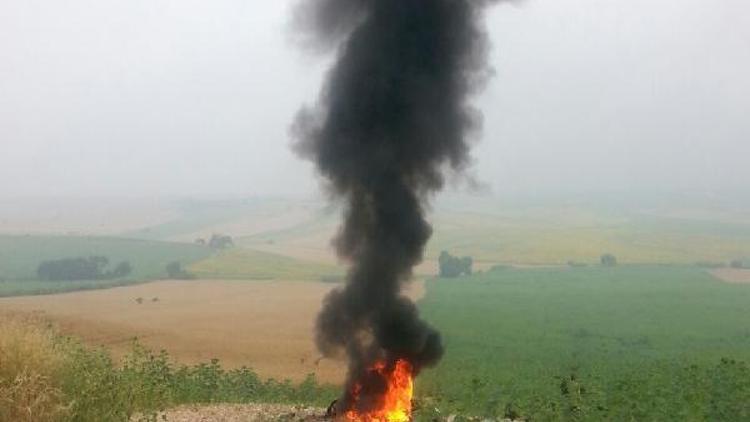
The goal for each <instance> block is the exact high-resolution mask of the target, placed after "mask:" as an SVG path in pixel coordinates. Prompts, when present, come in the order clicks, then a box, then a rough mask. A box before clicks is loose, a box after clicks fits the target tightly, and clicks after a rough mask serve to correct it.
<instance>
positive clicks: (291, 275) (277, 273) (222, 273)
mask: <svg viewBox="0 0 750 422" xmlns="http://www.w3.org/2000/svg"><path fill="white" fill-rule="evenodd" d="M189 271H190V272H191V273H192V274H195V275H196V276H197V277H199V278H217V279H230V280H232V279H236V280H315V281H329V280H330V281H340V280H341V275H342V270H341V269H340V268H337V267H334V266H331V265H326V264H320V263H316V262H309V261H302V260H299V259H294V258H290V257H286V256H283V255H277V254H273V253H267V252H259V251H254V250H251V249H242V248H237V249H231V250H228V251H224V252H221V253H219V254H217V255H214V256H212V257H210V258H208V259H204V260H201V261H198V262H196V263H194V264H192V265H191V266H190V267H189Z"/></svg>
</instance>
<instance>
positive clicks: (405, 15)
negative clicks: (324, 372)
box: [293, 0, 492, 422]
mask: <svg viewBox="0 0 750 422" xmlns="http://www.w3.org/2000/svg"><path fill="white" fill-rule="evenodd" d="M489 3H492V2H491V1H487V0H309V1H305V2H303V3H302V4H301V5H300V8H299V9H298V11H299V15H298V16H297V17H298V23H299V24H300V25H301V27H302V28H304V29H306V30H307V31H309V32H308V33H310V34H312V35H313V39H314V40H315V41H317V42H319V43H322V44H328V45H329V46H337V47H338V54H337V61H336V64H335V65H334V67H333V69H332V70H331V72H330V74H329V75H328V80H327V83H326V85H325V88H324V90H323V92H322V94H321V97H320V101H319V104H318V106H317V107H314V108H308V109H304V110H302V111H301V112H300V114H299V116H298V118H297V121H296V123H295V125H294V128H293V129H294V133H295V136H297V138H298V144H297V148H298V150H299V151H300V152H301V153H302V154H303V155H304V156H306V157H308V158H310V159H311V160H313V161H314V162H315V163H316V164H317V167H318V170H319V171H320V172H321V174H322V175H323V176H324V177H325V178H327V180H328V181H329V182H330V188H331V190H332V192H333V193H334V194H335V195H336V196H337V197H338V198H341V199H343V201H344V202H345V205H346V211H345V221H344V224H343V226H342V228H341V230H340V233H339V235H338V237H337V238H336V239H335V242H334V243H335V247H336V250H337V252H338V254H339V256H340V257H341V258H343V259H344V260H346V261H348V262H350V263H351V268H350V269H349V272H348V275H347V283H346V285H345V287H344V288H342V289H339V290H336V291H333V292H332V293H331V294H330V295H329V296H328V298H327V299H326V301H325V306H324V309H323V311H322V312H321V314H320V315H319V317H318V320H317V337H316V338H317V345H318V347H319V349H320V350H321V352H322V353H323V354H324V355H325V356H329V357H335V356H340V355H343V354H345V355H346V356H347V358H348V361H349V374H348V379H347V382H346V386H345V390H344V393H343V395H342V397H341V398H340V399H339V400H338V403H337V404H336V412H337V414H338V415H345V419H348V420H356V421H371V422H375V421H379V422H385V421H408V420H410V418H411V395H412V388H413V378H414V377H415V376H416V375H418V374H419V372H420V371H421V370H422V369H423V368H425V367H429V366H432V365H434V364H436V363H437V362H438V361H439V360H440V358H441V356H442V354H443V346H442V342H441V338H440V334H439V333H438V332H437V331H436V330H435V329H433V328H432V327H430V326H429V325H428V324H427V323H425V322H424V321H422V320H421V319H420V318H419V315H418V311H417V308H416V306H415V305H414V303H412V302H411V301H410V300H408V299H407V298H405V297H403V296H401V295H400V291H401V288H402V285H403V284H404V283H406V282H408V281H409V280H410V278H411V275H412V268H413V267H414V266H415V265H416V264H418V263H419V262H420V261H421V259H422V254H423V250H424V246H425V244H426V243H427V240H428V239H429V237H430V235H431V232H432V230H431V227H430V225H429V224H428V223H427V221H426V220H425V217H424V207H425V202H426V200H427V199H429V196H430V194H431V193H433V192H435V191H437V190H439V189H440V188H441V187H442V186H443V183H444V172H445V171H446V170H447V169H451V170H453V171H456V172H460V171H461V170H463V169H464V168H465V167H466V166H467V164H468V163H469V154H468V152H469V139H470V135H472V134H474V133H475V132H476V130H477V129H478V127H479V125H480V120H481V115H480V114H479V113H478V112H477V111H476V110H475V109H473V108H472V107H471V106H470V105H469V103H468V100H469V97H470V95H471V94H472V93H473V92H475V91H476V90H477V89H478V88H479V87H480V86H481V84H482V82H483V81H484V80H485V79H486V77H487V75H488V74H489V72H488V71H487V66H486V51H487V45H488V43H487V37H486V34H485V31H484V30H483V28H482V27H481V25H480V23H481V18H482V11H483V10H484V6H485V5H487V4H489Z"/></svg>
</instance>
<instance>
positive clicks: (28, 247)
mask: <svg viewBox="0 0 750 422" xmlns="http://www.w3.org/2000/svg"><path fill="white" fill-rule="evenodd" d="M209 254H210V251H209V250H208V248H205V247H199V246H195V245H189V244H181V243H169V242H155V241H145V240H132V239H119V238H105V237H74V236H0V296H17V295H23V294H46V293H56V292H65V291H74V290H82V289H91V288H102V287H112V286H118V285H122V284H127V283H132V282H137V281H144V280H151V279H156V278H160V277H164V275H165V266H166V264H167V263H169V262H171V261H180V262H182V263H185V264H189V263H192V262H194V261H197V260H200V259H203V258H206V257H208V256H209ZM93 255H101V256H106V257H107V258H109V260H110V262H111V263H117V262H120V261H129V262H130V263H131V264H132V266H133V272H132V273H131V274H130V275H129V276H128V277H126V278H125V279H120V280H96V281H51V282H46V281H38V280H37V279H36V278H37V276H36V270H37V267H38V265H39V264H40V263H41V262H42V261H46V260H54V259H61V258H75V257H88V256H93Z"/></svg>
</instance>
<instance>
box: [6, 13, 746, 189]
mask: <svg viewBox="0 0 750 422" xmlns="http://www.w3.org/2000/svg"><path fill="white" fill-rule="evenodd" d="M291 6H292V2H291V1H279V0H277V1H267V2H261V1H258V0H212V1H205V0H203V1H198V0H66V1H64V2H60V1H53V0H5V1H0V195H4V196H17V195H34V196H36V195H76V196H80V195H160V194H172V195H208V194H212V195H246V194H260V195H268V194H306V193H310V192H314V191H315V190H316V189H317V184H316V180H315V177H314V173H313V169H312V166H311V165H309V164H307V163H306V162H304V161H302V160H300V159H299V158H297V157H296V156H295V155H294V154H293V153H292V152H291V151H290V148H289V143H290V141H289V137H288V126H289V124H290V122H291V120H292V117H293V115H294V114H295V113H296V111H297V109H298V108H299V107H300V105H301V104H303V103H305V102H310V101H314V100H315V97H316V95H317V92H318V87H319V84H320V81H321V78H322V75H323V72H324V70H325V69H326V68H327V67H328V66H329V64H330V59H331V58H330V57H319V56H314V55H311V54H309V53H305V52H303V51H301V50H300V49H299V48H297V47H295V45H294V43H292V42H291V40H290V31H289V29H288V28H289V27H288V20H289V15H290V7H291ZM488 25H489V28H490V31H491V36H492V39H493V41H494V50H493V53H492V62H493V65H494V67H495V70H496V76H495V78H494V79H493V80H492V82H491V83H490V85H489V86H488V87H487V90H486V91H485V93H484V94H483V95H481V96H480V97H478V98H477V101H476V104H477V105H478V106H479V107H480V108H481V109H482V110H483V112H484V116H485V130H484V134H483V136H482V139H481V141H480V142H479V144H478V145H477V147H476V149H475V154H474V156H475V158H476V165H475V168H474V171H475V173H476V174H477V176H478V178H479V179H480V180H481V181H483V182H485V183H486V184H488V185H489V186H490V187H491V188H492V190H493V191H496V192H502V191H553V190H573V191H591V190H613V189H614V190H628V189H632V190H639V189H644V188H649V189H660V190H662V189H673V190H684V189H690V190H699V191H701V190H716V189H744V188H747V187H749V183H748V182H749V181H750V116H748V110H750V77H749V76H748V75H750V2H748V1H747V0H712V1H706V0H527V1H526V2H525V3H523V4H522V5H520V6H509V5H504V6H501V7H496V8H494V9H493V11H492V13H491V14H490V15H489V16H488Z"/></svg>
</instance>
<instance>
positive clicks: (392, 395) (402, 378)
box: [345, 359, 414, 422]
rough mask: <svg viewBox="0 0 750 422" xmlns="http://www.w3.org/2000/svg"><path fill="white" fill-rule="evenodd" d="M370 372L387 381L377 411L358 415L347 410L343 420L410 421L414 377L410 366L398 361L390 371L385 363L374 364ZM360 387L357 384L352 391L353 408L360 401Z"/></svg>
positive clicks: (354, 421)
mask: <svg viewBox="0 0 750 422" xmlns="http://www.w3.org/2000/svg"><path fill="white" fill-rule="evenodd" d="M371 371H372V372H373V373H375V374H377V375H379V376H382V377H383V379H385V380H386V381H387V387H386V391H385V393H384V395H383V397H382V400H378V402H379V403H382V404H381V405H380V407H379V408H378V409H375V410H370V411H368V412H366V413H360V412H358V411H356V410H349V411H347V412H346V414H345V420H347V421H352V422H409V421H410V420H411V398H412V394H413V393H414V377H413V368H412V365H411V364H410V363H409V362H407V361H406V360H403V359H399V360H397V361H396V363H395V365H394V366H393V368H392V369H389V368H388V367H387V366H386V364H385V362H378V363H376V364H375V365H374V366H373V367H372V369H371ZM361 391H362V386H361V385H360V384H357V385H355V386H354V391H352V396H353V406H352V407H353V408H356V407H357V402H358V401H359V400H360V399H361V396H360V393H361Z"/></svg>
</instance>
